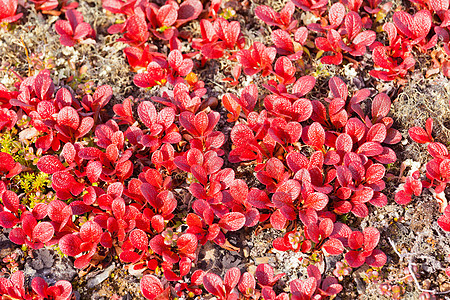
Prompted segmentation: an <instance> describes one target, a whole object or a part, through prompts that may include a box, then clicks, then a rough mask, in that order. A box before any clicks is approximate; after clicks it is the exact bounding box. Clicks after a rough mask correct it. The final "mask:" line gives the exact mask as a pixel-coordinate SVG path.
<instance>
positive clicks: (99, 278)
mask: <svg viewBox="0 0 450 300" xmlns="http://www.w3.org/2000/svg"><path fill="white" fill-rule="evenodd" d="M115 268H116V265H115V264H114V263H113V264H112V265H110V266H109V267H108V268H106V269H105V270H104V271H103V272H101V273H99V274H97V275H95V277H93V278H91V279H89V280H88V282H87V288H88V289H91V288H93V287H95V286H96V285H99V284H100V283H102V282H103V281H105V280H106V279H107V278H108V277H109V275H110V274H111V273H112V271H114V269H115Z"/></svg>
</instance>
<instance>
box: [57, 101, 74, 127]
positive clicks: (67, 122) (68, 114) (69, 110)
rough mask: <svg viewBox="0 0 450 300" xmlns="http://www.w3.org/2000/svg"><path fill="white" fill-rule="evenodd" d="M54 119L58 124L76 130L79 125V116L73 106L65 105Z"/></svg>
mask: <svg viewBox="0 0 450 300" xmlns="http://www.w3.org/2000/svg"><path fill="white" fill-rule="evenodd" d="M56 121H57V123H58V125H59V126H67V127H70V128H72V129H73V130H77V129H78V126H79V125H80V116H79V115H78V112H77V111H76V110H75V109H74V108H73V107H70V106H65V107H63V108H62V109H61V110H60V111H59V113H58V117H57V120H56Z"/></svg>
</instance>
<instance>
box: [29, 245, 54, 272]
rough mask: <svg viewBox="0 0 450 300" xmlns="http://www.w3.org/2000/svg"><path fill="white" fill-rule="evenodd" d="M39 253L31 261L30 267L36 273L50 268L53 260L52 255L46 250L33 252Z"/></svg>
mask: <svg viewBox="0 0 450 300" xmlns="http://www.w3.org/2000/svg"><path fill="white" fill-rule="evenodd" d="M35 252H36V253H39V254H38V255H37V256H36V258H35V259H33V260H32V261H31V267H32V268H33V269H35V270H36V271H38V270H42V269H45V268H51V267H52V266H53V263H54V262H55V260H54V259H53V255H52V254H51V253H50V251H49V250H48V249H45V248H43V249H39V250H36V251H35Z"/></svg>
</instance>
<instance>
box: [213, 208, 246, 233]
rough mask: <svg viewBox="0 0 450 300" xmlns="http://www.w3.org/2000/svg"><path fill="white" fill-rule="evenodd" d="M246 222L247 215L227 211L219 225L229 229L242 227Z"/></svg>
mask: <svg viewBox="0 0 450 300" xmlns="http://www.w3.org/2000/svg"><path fill="white" fill-rule="evenodd" d="M244 224H245V216H244V215H243V214H241V213H239V212H230V213H226V214H225V215H224V216H223V217H222V218H221V219H220V221H219V226H220V227H221V228H223V229H226V230H229V231H236V230H239V229H241V228H242V227H243V226H244Z"/></svg>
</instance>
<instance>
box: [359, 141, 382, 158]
mask: <svg viewBox="0 0 450 300" xmlns="http://www.w3.org/2000/svg"><path fill="white" fill-rule="evenodd" d="M356 153H358V154H363V155H365V156H375V155H380V154H381V153H383V147H382V146H381V144H380V143H378V142H365V143H364V144H362V145H361V146H360V147H359V148H358V150H357V151H356Z"/></svg>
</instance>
